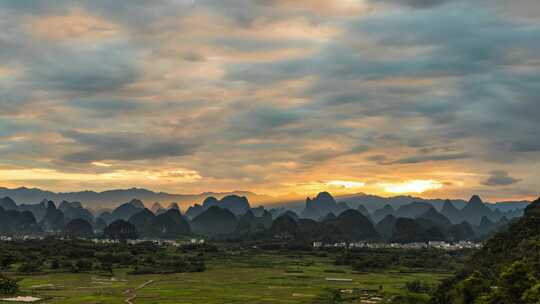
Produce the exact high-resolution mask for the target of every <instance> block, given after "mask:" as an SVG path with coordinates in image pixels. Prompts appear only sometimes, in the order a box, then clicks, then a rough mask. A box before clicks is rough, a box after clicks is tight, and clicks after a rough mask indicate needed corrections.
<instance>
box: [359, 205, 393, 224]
mask: <svg viewBox="0 0 540 304" xmlns="http://www.w3.org/2000/svg"><path fill="white" fill-rule="evenodd" d="M362 206H364V205H362ZM364 208H365V207H364ZM391 214H394V208H392V206H390V205H388V204H386V205H384V207H382V208H380V209H377V210H375V212H373V214H372V216H371V217H372V219H373V221H375V222H377V223H378V222H380V221H381V220H382V219H384V218H385V217H386V216H388V215H391Z"/></svg>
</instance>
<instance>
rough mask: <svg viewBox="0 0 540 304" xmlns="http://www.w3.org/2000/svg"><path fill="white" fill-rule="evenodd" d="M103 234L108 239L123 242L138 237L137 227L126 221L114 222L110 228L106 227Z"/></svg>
mask: <svg viewBox="0 0 540 304" xmlns="http://www.w3.org/2000/svg"><path fill="white" fill-rule="evenodd" d="M103 233H104V234H105V237H107V238H110V239H114V240H121V241H125V240H130V239H136V238H137V237H138V234H137V229H136V228H135V226H133V224H131V223H129V222H126V221H124V220H117V221H114V222H112V223H111V224H110V225H109V226H107V227H105V229H104V230H103Z"/></svg>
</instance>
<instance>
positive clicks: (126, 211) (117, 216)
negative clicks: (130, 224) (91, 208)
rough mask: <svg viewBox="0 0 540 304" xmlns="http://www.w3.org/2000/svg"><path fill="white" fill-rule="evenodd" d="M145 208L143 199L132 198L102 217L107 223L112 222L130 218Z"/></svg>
mask: <svg viewBox="0 0 540 304" xmlns="http://www.w3.org/2000/svg"><path fill="white" fill-rule="evenodd" d="M143 209H144V204H143V203H142V201H141V200H138V199H132V200H131V201H129V202H127V203H124V204H122V205H120V206H118V207H117V208H116V209H114V210H113V211H112V212H111V213H110V214H102V215H101V216H100V217H101V218H102V219H104V220H105V222H107V223H112V222H114V221H117V220H124V221H127V220H129V219H130V218H131V217H132V216H133V215H135V214H136V213H139V212H140V211H142V210H143Z"/></svg>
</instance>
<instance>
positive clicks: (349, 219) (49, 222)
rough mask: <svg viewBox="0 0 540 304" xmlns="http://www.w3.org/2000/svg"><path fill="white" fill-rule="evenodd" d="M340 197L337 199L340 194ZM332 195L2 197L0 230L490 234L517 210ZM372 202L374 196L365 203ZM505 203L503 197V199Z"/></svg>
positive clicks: (419, 236) (332, 236) (389, 236)
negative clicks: (195, 199)
mask: <svg viewBox="0 0 540 304" xmlns="http://www.w3.org/2000/svg"><path fill="white" fill-rule="evenodd" d="M338 200H339V198H338ZM345 200H347V201H346V202H345V201H340V202H338V201H337V200H336V198H334V197H333V196H332V195H331V194H330V193H328V192H321V193H319V194H318V195H317V196H315V197H314V198H309V197H308V198H307V199H306V201H305V203H304V208H302V209H300V210H299V211H298V210H297V212H295V210H292V209H290V208H287V207H279V208H272V209H269V210H267V209H266V208H264V207H262V206H259V207H256V208H252V207H251V205H250V203H249V199H248V198H247V197H245V196H238V195H234V194H233V195H227V196H225V197H222V198H221V199H217V198H215V197H213V196H210V197H206V198H205V199H204V201H202V203H200V204H194V205H193V206H191V207H189V208H188V209H187V212H186V213H185V214H182V213H181V212H180V210H179V208H178V205H176V204H170V205H169V207H168V208H164V207H163V206H162V205H161V204H160V203H154V204H152V207H151V209H149V208H147V206H146V205H145V203H144V202H143V201H142V200H140V199H137V198H133V199H131V200H129V201H128V202H125V203H122V204H120V205H119V206H118V207H116V208H114V209H112V210H101V211H98V210H92V209H87V208H85V207H84V203H81V202H68V201H62V202H61V203H60V204H59V205H58V207H57V205H56V204H55V203H54V202H53V201H51V200H42V201H41V202H39V203H35V204H17V203H16V201H15V200H13V199H12V198H10V197H4V198H2V199H0V219H4V222H3V223H0V233H1V234H4V235H28V234H30V235H32V234H65V235H69V236H76V235H79V236H81V235H84V236H89V235H93V234H94V233H98V234H99V233H104V234H105V235H106V236H111V237H119V238H133V237H137V236H141V237H147V238H164V239H175V238H179V237H186V236H190V235H192V234H195V235H202V236H207V237H211V238H228V239H229V238H232V239H234V238H242V239H244V238H248V239H254V238H255V239H261V238H262V239H276V238H277V239H279V240H294V241H300V242H311V241H321V240H327V241H330V240H333V241H359V240H378V241H391V242H418V241H440V240H448V241H457V240H471V239H482V238H485V237H487V236H490V235H492V234H493V233H495V232H496V231H499V230H501V229H503V228H504V227H506V226H507V225H508V224H509V223H511V222H512V221H513V220H514V219H515V218H518V217H520V216H521V215H522V213H523V210H524V208H522V206H523V204H520V203H517V204H516V206H515V208H513V209H510V208H505V209H502V210H508V211H501V209H498V208H490V207H488V204H486V203H484V202H483V201H482V199H481V198H480V197H479V196H477V195H474V196H472V197H471V198H470V200H469V201H468V202H466V203H464V204H463V205H461V204H459V206H456V205H455V203H453V202H452V201H450V200H445V201H442V200H441V201H442V205H441V204H439V203H438V202H439V200H436V201H435V202H437V203H434V201H433V200H427V201H426V200H424V201H413V202H410V203H405V201H404V200H403V197H400V198H399V201H400V202H401V204H400V205H396V206H393V205H391V204H392V200H391V199H389V200H377V203H379V204H384V205H382V206H379V208H378V209H376V210H373V209H372V208H373V205H371V206H370V207H371V209H368V208H367V207H365V206H364V205H363V204H359V203H358V202H359V198H358V197H354V200H351V199H350V198H345ZM371 204H373V203H371ZM505 204H507V203H505Z"/></svg>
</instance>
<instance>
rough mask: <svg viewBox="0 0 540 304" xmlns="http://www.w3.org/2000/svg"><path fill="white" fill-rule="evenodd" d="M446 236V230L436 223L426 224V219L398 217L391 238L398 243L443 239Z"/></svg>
mask: <svg viewBox="0 0 540 304" xmlns="http://www.w3.org/2000/svg"><path fill="white" fill-rule="evenodd" d="M427 222H428V223H429V221H427ZM445 238H446V237H445V234H444V232H443V231H442V230H441V229H440V228H439V227H437V226H436V225H426V221H422V220H416V219H411V218H398V219H397V220H396V224H395V228H394V234H393V235H392V238H391V240H392V241H393V242H397V243H412V242H426V241H442V240H445Z"/></svg>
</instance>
